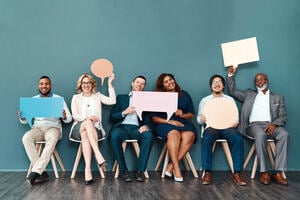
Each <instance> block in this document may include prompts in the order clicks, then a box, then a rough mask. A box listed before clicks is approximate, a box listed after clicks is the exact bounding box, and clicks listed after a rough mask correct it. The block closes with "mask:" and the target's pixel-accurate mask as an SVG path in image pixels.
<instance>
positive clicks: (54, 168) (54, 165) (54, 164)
mask: <svg viewBox="0 0 300 200" xmlns="http://www.w3.org/2000/svg"><path fill="white" fill-rule="evenodd" d="M51 163H52V167H53V171H54V175H55V178H59V175H58V171H57V167H56V163H55V158H54V155H53V154H52V155H51Z"/></svg>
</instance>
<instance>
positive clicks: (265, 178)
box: [260, 172, 271, 185]
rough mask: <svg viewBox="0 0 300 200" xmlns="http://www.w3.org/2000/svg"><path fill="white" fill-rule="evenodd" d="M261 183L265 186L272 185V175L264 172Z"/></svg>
mask: <svg viewBox="0 0 300 200" xmlns="http://www.w3.org/2000/svg"><path fill="white" fill-rule="evenodd" d="M260 182H261V183H262V184H264V185H269V184H270V183H271V181H270V175H269V173H268V172H262V173H261V175H260Z"/></svg>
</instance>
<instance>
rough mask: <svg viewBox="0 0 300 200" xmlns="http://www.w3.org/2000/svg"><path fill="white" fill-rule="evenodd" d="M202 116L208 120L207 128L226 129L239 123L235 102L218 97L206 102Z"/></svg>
mask: <svg viewBox="0 0 300 200" xmlns="http://www.w3.org/2000/svg"><path fill="white" fill-rule="evenodd" d="M202 114H203V115H204V116H205V118H206V125H207V126H206V127H207V128H208V127H212V128H215V129H226V128H230V127H232V126H233V125H234V124H236V123H237V122H238V118H239V114H238V108H237V106H236V104H235V102H234V101H232V100H230V99H228V98H223V97H218V98H213V99H211V100H209V101H208V102H206V103H205V104H204V107H203V111H202Z"/></svg>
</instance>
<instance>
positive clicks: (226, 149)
mask: <svg viewBox="0 0 300 200" xmlns="http://www.w3.org/2000/svg"><path fill="white" fill-rule="evenodd" d="M222 146H223V149H224V153H225V155H226V158H227V161H228V164H229V167H230V170H231V172H232V173H234V169H233V161H232V157H231V153H230V149H229V146H228V143H227V141H226V142H222Z"/></svg>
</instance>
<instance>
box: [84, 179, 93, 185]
mask: <svg viewBox="0 0 300 200" xmlns="http://www.w3.org/2000/svg"><path fill="white" fill-rule="evenodd" d="M93 183H94V180H93V179H91V180H88V181H87V180H86V181H85V184H86V185H91V184H93Z"/></svg>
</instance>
